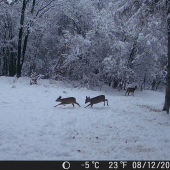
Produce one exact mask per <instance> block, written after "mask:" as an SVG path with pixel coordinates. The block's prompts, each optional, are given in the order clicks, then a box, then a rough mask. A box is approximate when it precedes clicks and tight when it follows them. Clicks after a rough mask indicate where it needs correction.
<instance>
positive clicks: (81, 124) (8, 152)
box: [0, 77, 170, 160]
mask: <svg viewBox="0 0 170 170" xmlns="http://www.w3.org/2000/svg"><path fill="white" fill-rule="evenodd" d="M29 81H30V79H29V78H27V77H22V78H19V79H16V78H9V77H0V160H137V159H138V160H139V159H140V160H169V159H170V115H168V114H166V112H162V111H161V110H162V108H163V104H164V93H163V92H155V91H143V92H141V91H138V90H137V91H135V96H134V97H133V96H131V95H130V96H124V94H125V91H121V92H119V91H117V90H113V89H112V88H106V87H105V88H103V89H102V90H101V91H100V90H95V91H92V90H88V89H86V88H74V87H73V86H72V85H70V84H64V83H62V82H57V81H52V80H40V81H38V85H29ZM101 94H104V95H105V96H106V98H107V99H108V102H109V106H107V105H106V106H104V105H103V103H99V104H96V105H93V107H92V108H91V107H87V108H84V107H85V106H86V104H85V97H86V96H90V97H95V96H97V95H101ZM59 95H61V96H62V97H75V98H76V99H77V102H78V103H79V104H80V105H81V107H79V106H77V105H75V107H74V108H73V106H72V105H66V106H63V105H60V106H58V107H54V106H55V105H56V104H58V103H57V102H55V100H56V99H57V98H58V97H59Z"/></svg>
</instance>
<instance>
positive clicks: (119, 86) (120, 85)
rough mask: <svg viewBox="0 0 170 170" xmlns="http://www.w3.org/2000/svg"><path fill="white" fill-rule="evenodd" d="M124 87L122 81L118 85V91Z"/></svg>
mask: <svg viewBox="0 0 170 170" xmlns="http://www.w3.org/2000/svg"><path fill="white" fill-rule="evenodd" d="M122 88H123V85H122V83H120V84H119V85H118V86H117V89H118V91H120V90H122Z"/></svg>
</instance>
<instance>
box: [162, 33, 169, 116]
mask: <svg viewBox="0 0 170 170" xmlns="http://www.w3.org/2000/svg"><path fill="white" fill-rule="evenodd" d="M169 107H170V33H169V32H168V70H167V83H166V94H165V103H164V107H163V111H166V112H167V113H169Z"/></svg>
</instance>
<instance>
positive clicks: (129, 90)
mask: <svg viewBox="0 0 170 170" xmlns="http://www.w3.org/2000/svg"><path fill="white" fill-rule="evenodd" d="M136 89H137V86H135V88H127V90H126V93H128V96H129V93H130V92H131V93H133V96H134V91H135V90H136ZM126 93H125V96H126Z"/></svg>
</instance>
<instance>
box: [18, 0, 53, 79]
mask: <svg viewBox="0 0 170 170" xmlns="http://www.w3.org/2000/svg"><path fill="white" fill-rule="evenodd" d="M53 1H54V0H50V1H48V2H47V3H46V4H45V5H44V6H41V8H40V9H39V10H38V11H37V13H36V14H35V18H36V17H37V18H40V17H41V16H42V15H43V14H44V13H45V12H47V11H48V10H49V9H50V4H51V3H52V2H53ZM29 2H30V0H23V3H22V10H21V18H20V29H19V38H18V55H17V78H19V77H21V70H22V66H23V63H24V60H25V53H26V48H27V43H28V37H29V34H30V27H33V25H34V22H33V21H32V20H30V21H29V23H28V24H27V28H26V29H27V30H26V34H25V35H24V34H23V28H24V18H25V11H26V8H27V4H28V3H29ZM35 5H36V0H32V6H31V10H30V13H31V15H33V14H34V10H35ZM23 37H24V42H23V44H22V38H23Z"/></svg>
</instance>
